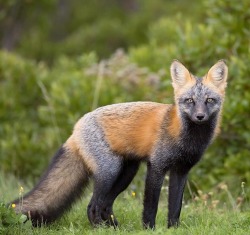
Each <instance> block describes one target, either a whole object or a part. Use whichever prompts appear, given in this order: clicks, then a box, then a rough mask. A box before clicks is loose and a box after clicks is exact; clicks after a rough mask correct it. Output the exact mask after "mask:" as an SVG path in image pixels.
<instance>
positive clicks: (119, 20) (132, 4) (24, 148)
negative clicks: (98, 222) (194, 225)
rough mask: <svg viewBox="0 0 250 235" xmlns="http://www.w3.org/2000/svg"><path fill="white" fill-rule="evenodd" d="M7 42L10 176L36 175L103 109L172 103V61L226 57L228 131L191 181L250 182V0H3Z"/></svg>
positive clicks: (5, 156)
mask: <svg viewBox="0 0 250 235" xmlns="http://www.w3.org/2000/svg"><path fill="white" fill-rule="evenodd" d="M0 43H1V50H0V170H1V171H2V172H4V174H14V175H15V176H17V177H18V178H19V179H22V180H24V181H26V180H27V181H31V182H34V181H36V180H37V179H38V177H39V176H40V175H41V173H42V172H43V171H44V169H45V168H46V166H47V165H48V162H49V161H50V159H51V157H52V156H53V155H54V153H55V152H56V150H57V149H58V148H59V147H60V145H61V144H62V143H63V142H64V141H65V140H66V139H67V137H68V136H69V135H70V134H71V131H72V128H73V125H74V123H75V122H76V121H77V120H78V119H79V118H80V117H81V116H82V115H83V114H84V113H86V112H89V111H91V110H93V109H95V108H97V107H99V106H103V105H107V104H111V103H118V102H127V101H137V100H150V101H156V102H163V103H169V102H173V91H172V86H171V81H170V76H169V66H170V63H171V61H172V60H173V59H178V60H180V61H181V62H183V63H184V64H185V65H186V66H187V68H189V69H190V71H191V72H193V73H194V74H196V75H200V76H203V75H204V74H205V73H206V72H207V71H208V69H209V68H210V67H211V66H212V65H213V64H214V63H216V62H217V60H219V59H221V58H224V59H226V61H227V64H228V66H229V84H228V89H227V95H226V101H225V107H224V114H223V122H222V132H221V134H220V136H219V138H218V139H217V140H216V141H215V142H214V143H213V144H212V145H211V146H210V148H209V150H208V151H207V152H206V154H205V156H204V158H203V160H202V161H201V162H200V163H199V164H198V165H197V166H196V167H195V168H194V169H193V170H192V172H191V175H190V178H189V183H190V186H191V188H193V190H196V189H200V188H202V189H204V190H205V189H210V188H212V187H216V186H217V185H218V184H219V183H221V182H223V183H226V184H227V185H228V186H229V188H230V189H231V190H232V192H233V193H235V194H237V193H239V192H240V190H241V188H240V185H241V183H242V182H246V187H249V182H250V160H249V157H250V125H249V120H250V66H249V63H250V1H249V0H242V1H238V0H193V1H185V0H175V1H171V0H158V1H151V0H85V1H81V0H71V1H67V0H40V1H35V0H16V1H15V0H8V1H4V0H0ZM143 177H144V172H143V171H142V172H140V173H139V175H138V176H137V178H136V180H135V181H134V185H135V186H134V187H140V185H143V184H144V182H143V179H144V178H143Z"/></svg>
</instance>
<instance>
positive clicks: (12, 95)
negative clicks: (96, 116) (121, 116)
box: [0, 51, 164, 178]
mask: <svg viewBox="0 0 250 235" xmlns="http://www.w3.org/2000/svg"><path fill="white" fill-rule="evenodd" d="M0 61H1V64H0V82H1V86H0V93H1V96H2V98H1V105H0V111H1V127H0V136H1V138H0V139H1V140H0V145H1V155H0V161H1V169H2V170H4V171H11V172H14V173H15V174H16V175H19V176H20V177H27V176H29V177H33V178H34V176H35V177H37V176H40V175H41V172H42V171H43V169H44V168H45V166H47V164H48V160H49V159H50V158H51V156H52V155H53V153H54V152H55V151H56V150H57V148H59V147H60V145H61V144H63V142H64V141H65V140H66V139H67V138H68V137H69V135H70V134H71V132H72V129H73V125H74V123H75V122H76V121H77V120H78V119H79V118H80V117H81V116H82V115H83V114H84V113H86V112H89V111H91V110H92V109H95V108H97V107H98V106H103V105H107V104H110V103H114V102H124V101H133V100H152V99H153V97H154V96H157V95H159V94H158V90H159V84H160V81H161V78H162V76H163V75H164V73H162V72H161V71H160V72H159V73H152V72H150V71H149V70H147V69H145V68H139V67H138V66H136V65H135V64H132V63H131V62H130V61H129V58H128V57H127V56H126V55H125V54H124V53H123V51H117V52H116V53H115V54H114V55H113V56H112V57H111V58H110V59H108V60H105V61H101V62H100V63H97V59H96V56H95V54H93V53H90V54H87V55H83V56H80V57H78V58H76V59H75V60H72V59H70V58H67V57H61V58H60V59H58V61H57V62H55V65H54V67H53V68H52V69H49V68H47V67H46V66H44V65H43V64H41V63H40V64H35V63H33V62H31V61H27V60H23V59H21V58H20V57H18V56H16V55H12V54H8V53H5V52H1V53H0Z"/></svg>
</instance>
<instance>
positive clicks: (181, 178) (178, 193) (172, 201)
mask: <svg viewBox="0 0 250 235" xmlns="http://www.w3.org/2000/svg"><path fill="white" fill-rule="evenodd" d="M187 175H188V170H185V171H179V170H170V177H169V196H168V227H171V226H175V227H177V226H178V224H179V217H180V213H181V205H182V198H183V192H184V188H185V184H186V181H187Z"/></svg>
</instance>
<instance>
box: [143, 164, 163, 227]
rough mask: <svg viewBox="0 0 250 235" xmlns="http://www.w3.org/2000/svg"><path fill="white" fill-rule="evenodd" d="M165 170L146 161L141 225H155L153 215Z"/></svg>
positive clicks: (154, 214) (154, 215)
mask: <svg viewBox="0 0 250 235" xmlns="http://www.w3.org/2000/svg"><path fill="white" fill-rule="evenodd" d="M164 177H165V171H163V170H159V169H157V168H155V167H153V166H152V165H151V164H150V163H148V168H147V178H146V185H145V193H144V211H143V226H144V227H145V228H151V229H152V228H154V227H155V217H156V213H157V207H158V202H159V196H160V192H161V186H162V183H163V180H164Z"/></svg>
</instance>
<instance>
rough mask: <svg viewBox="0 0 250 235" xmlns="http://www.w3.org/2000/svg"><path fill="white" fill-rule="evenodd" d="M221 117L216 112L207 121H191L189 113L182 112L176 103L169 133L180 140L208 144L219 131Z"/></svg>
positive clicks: (171, 116)
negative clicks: (198, 122) (199, 122)
mask: <svg viewBox="0 0 250 235" xmlns="http://www.w3.org/2000/svg"><path fill="white" fill-rule="evenodd" d="M219 117H220V115H219V114H214V115H213V116H211V117H210V119H209V120H208V121H207V122H204V123H201V124H197V123H195V122H193V121H191V120H190V118H189V117H188V116H187V115H185V114H183V113H181V112H180V111H179V110H178V108H177V106H176V105H173V107H172V110H171V114H170V122H169V124H168V126H169V127H168V133H169V134H170V135H171V136H172V137H174V139H176V140H178V142H183V141H187V142H188V143H190V144H191V143H192V144H195V145H197V144H202V145H203V144H206V145H208V144H209V143H210V142H211V140H212V139H213V137H214V135H215V134H216V133H217V132H218V129H219V128H218V127H219V120H220V118H219Z"/></svg>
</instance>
